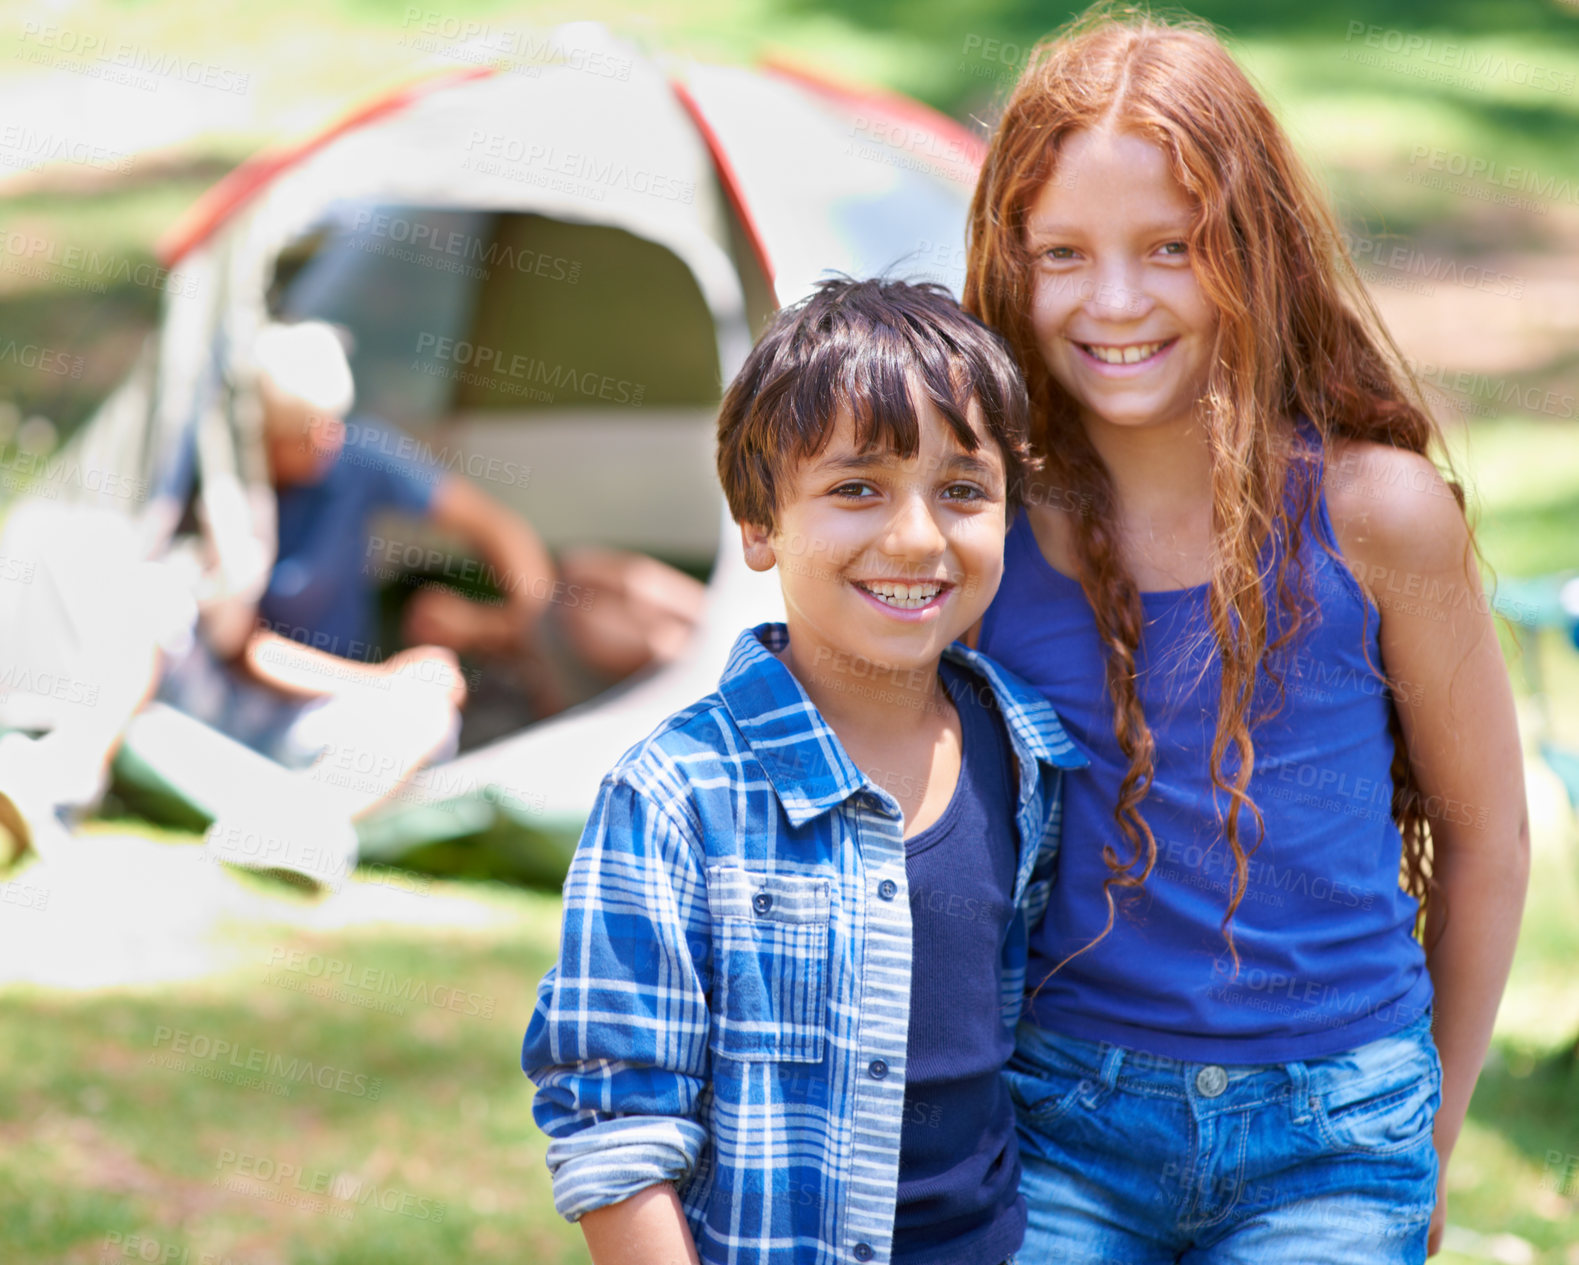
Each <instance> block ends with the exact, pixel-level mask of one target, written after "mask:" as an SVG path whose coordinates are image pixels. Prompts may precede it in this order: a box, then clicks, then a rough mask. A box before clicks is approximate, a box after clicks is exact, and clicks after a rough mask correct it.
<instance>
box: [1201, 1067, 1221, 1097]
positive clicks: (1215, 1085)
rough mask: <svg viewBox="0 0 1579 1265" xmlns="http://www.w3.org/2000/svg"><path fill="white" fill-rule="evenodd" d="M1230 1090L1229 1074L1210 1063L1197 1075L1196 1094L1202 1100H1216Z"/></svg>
mask: <svg viewBox="0 0 1579 1265" xmlns="http://www.w3.org/2000/svg"><path fill="white" fill-rule="evenodd" d="M1227 1088H1228V1073H1227V1072H1226V1071H1224V1070H1223V1069H1222V1068H1220V1067H1218V1066H1217V1064H1216V1063H1209V1064H1207V1065H1206V1066H1205V1067H1203V1068H1202V1069H1201V1070H1200V1071H1198V1072H1197V1073H1196V1074H1195V1092H1196V1093H1198V1094H1199V1095H1200V1096H1201V1097H1202V1098H1216V1097H1217V1095H1218V1094H1220V1093H1222V1092H1223V1090H1225V1089H1227Z"/></svg>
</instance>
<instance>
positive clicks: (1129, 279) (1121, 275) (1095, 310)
mask: <svg viewBox="0 0 1579 1265" xmlns="http://www.w3.org/2000/svg"><path fill="white" fill-rule="evenodd" d="M1081 297H1082V299H1083V300H1084V301H1085V307H1086V311H1087V313H1088V314H1089V315H1091V316H1092V317H1094V318H1096V319H1098V320H1108V321H1132V320H1135V319H1136V318H1138V317H1142V316H1145V315H1146V313H1147V312H1149V311H1150V310H1151V306H1152V300H1151V297H1150V296H1149V295H1147V294H1146V292H1145V291H1144V290H1143V289H1142V288H1141V286H1140V284H1139V280H1138V278H1137V276H1136V275H1134V274H1133V273H1131V272H1130V270H1129V269H1128V268H1126V267H1123V266H1121V265H1120V266H1115V267H1112V268H1104V269H1102V270H1101V271H1099V272H1097V273H1096V274H1095V275H1094V276H1092V277H1091V278H1090V279H1089V281H1088V289H1087V292H1086V293H1085V294H1083V295H1082V296H1081Z"/></svg>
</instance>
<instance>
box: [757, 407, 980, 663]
mask: <svg viewBox="0 0 1579 1265" xmlns="http://www.w3.org/2000/svg"><path fill="white" fill-rule="evenodd" d="M911 398H912V401H913V402H914V403H915V405H916V411H917V416H918V420H919V422H920V429H921V444H920V450H919V451H918V452H917V453H916V455H915V456H914V457H912V458H911V459H910V460H908V461H904V460H901V459H900V458H899V457H898V456H896V455H895V454H894V453H893V452H892V451H891V450H886V449H881V448H879V449H875V450H873V451H871V452H867V453H864V454H863V453H858V452H857V451H856V447H855V423H854V420H853V419H852V418H851V416H850V414H849V412H848V411H847V410H841V411H840V413H839V415H838V417H837V418H836V419H835V422H834V427H833V433H832V435H831V436H830V437H829V440H828V444H827V446H826V447H825V448H824V449H823V451H822V452H821V453H819V454H818V455H817V456H815V457H813V458H811V459H809V460H806V461H803V462H801V464H800V466H799V467H798V468H797V469H796V470H795V471H794V473H793V476H792V478H791V480H790V481H789V484H788V486H786V487H785V488H784V489H783V490H782V492H781V494H780V497H779V501H780V504H779V510H778V525H777V527H776V528H775V529H774V530H772V531H768V530H767V529H765V528H761V527H752V526H748V525H742V528H741V534H742V538H743V540H744V543H745V550H746V561H747V563H748V565H750V566H751V567H752V568H753V569H755V570H758V571H766V570H768V569H769V568H770V567H773V566H775V565H776V566H777V567H778V570H779V581H780V584H781V585H782V587H783V591H784V605H785V609H786V612H787V617H788V625H789V632H790V654H791V663H792V666H793V667H794V668H795V669H796V671H797V674H798V675H804V674H805V673H807V672H810V673H814V674H818V675H824V674H828V673H832V672H839V673H840V674H841V675H843V674H847V673H848V672H849V671H851V670H852V668H851V667H850V666H849V665H850V664H851V661H852V660H856V662H855V665H854V669H853V670H855V671H861V670H863V665H861V664H860V662H859V660H865V661H866V662H867V663H868V664H870V665H872V670H873V671H876V672H882V671H884V670H885V669H906V670H909V669H916V668H921V669H927V670H929V671H935V670H936V664H937V660H938V657H939V656H940V655H941V654H942V653H943V648H944V647H945V646H947V645H948V644H949V643H950V642H951V641H953V640H954V639H955V638H957V637H959V636H961V635H962V634H963V633H964V632H965V631H966V630H967V629H969V628H970V626H971V625H972V624H974V623H975V622H976V620H977V619H979V618H980V617H981V615H982V613H983V612H984V611H985V610H986V609H987V606H988V604H989V603H990V602H991V601H992V598H993V595H994V594H995V593H996V592H997V591H998V582H999V580H1000V579H1001V578H1002V576H1003V541H1004V534H1005V532H1006V531H1007V526H1008V524H1007V517H1006V513H1005V508H1006V507H1005V475H1004V465H1003V454H1002V453H1001V452H1000V451H999V449H998V445H997V443H996V442H995V441H993V440H992V439H991V438H990V437H989V436H988V434H987V432H986V429H985V427H984V426H983V425H982V422H981V413H980V409H979V407H978V406H977V405H976V403H975V402H974V401H972V403H971V406H970V411H969V413H968V417H969V419H970V422H971V425H972V427H973V428H974V429H975V431H976V434H977V435H978V436H979V437H980V438H981V443H980V445H979V446H978V447H977V449H976V451H975V452H966V451H965V450H964V449H963V448H962V447H960V445H959V441H958V440H957V439H955V437H954V433H953V431H952V430H951V429H950V428H949V425H948V423H947V422H946V421H945V420H944V419H943V417H942V416H941V415H940V414H939V413H938V412H937V410H936V409H935V408H934V407H933V406H932V404H931V402H930V401H929V400H927V399H926V397H925V395H924V393H922V392H920V391H918V390H917V389H916V386H915V385H914V384H912V387H911Z"/></svg>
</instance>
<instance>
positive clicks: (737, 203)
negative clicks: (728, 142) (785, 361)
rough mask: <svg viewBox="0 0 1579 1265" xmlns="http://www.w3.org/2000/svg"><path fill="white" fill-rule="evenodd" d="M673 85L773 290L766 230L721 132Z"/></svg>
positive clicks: (685, 92)
mask: <svg viewBox="0 0 1579 1265" xmlns="http://www.w3.org/2000/svg"><path fill="white" fill-rule="evenodd" d="M669 86H670V87H671V88H672V89H673V90H674V95H675V99H676V100H677V101H679V103H680V105H681V107H682V108H683V109H684V110H685V112H686V114H688V115H689V116H690V119H691V122H692V124H693V125H694V126H695V127H696V130H697V132H698V133H699V134H700V135H701V137H702V140H703V141H704V142H705V143H706V145H707V152H708V154H709V155H710V156H711V157H712V160H713V169H714V170H715V171H716V172H717V173H718V182H719V183H720V184H721V185H723V187H724V196H725V197H726V198H728V199H729V205H730V206H731V207H732V208H734V212H735V216H736V218H738V219H739V221H740V224H741V227H742V228H744V229H745V231H746V237H747V239H748V240H749V241H750V242H751V252H752V254H754V255H755V256H756V257H757V264H758V265H759V266H760V267H761V269H762V275H763V276H764V277H766V278H767V282H768V288H769V289H770V290H773V289H774V288H775V287H774V278H775V276H776V275H777V274H775V273H774V271H773V261H772V259H770V258H769V257H768V248H767V244H766V243H765V242H764V241H763V240H762V231H761V230H760V229H759V228H758V227H757V221H756V217H755V216H753V215H752V214H751V208H750V207H749V206H748V205H746V195H745V190H744V189H742V188H741V186H740V177H739V176H738V175H736V174H735V167H734V164H733V163H732V162H730V161H729V155H728V153H726V152H725V150H724V144H723V142H722V141H721V140H719V139H718V133H717V132H715V131H713V125H712V124H711V123H709V122H708V120H707V116H706V115H705V114H703V113H702V107H701V106H700V105H699V104H698V103H697V100H696V98H695V97H693V96H692V95H691V93H690V91H689V89H687V88H686V86H685V85H684V84H683V83H681V82H680V81H679V80H678V79H671V80H670V81H669ZM773 302H774V303H775V304H776V303H777V302H778V294H777V293H776V292H775V293H774V295H773Z"/></svg>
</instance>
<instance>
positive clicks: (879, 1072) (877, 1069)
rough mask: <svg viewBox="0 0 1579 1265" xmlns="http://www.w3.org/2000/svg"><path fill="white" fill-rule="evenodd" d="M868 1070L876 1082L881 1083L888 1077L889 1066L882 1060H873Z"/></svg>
mask: <svg viewBox="0 0 1579 1265" xmlns="http://www.w3.org/2000/svg"><path fill="white" fill-rule="evenodd" d="M866 1070H867V1072H868V1074H870V1076H871V1078H872V1079H873V1080H874V1081H880V1080H882V1079H883V1077H885V1076H887V1075H888V1064H887V1063H885V1062H883V1060H882V1059H873V1060H872V1061H871V1062H870V1063H868V1064H867V1065H866Z"/></svg>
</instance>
